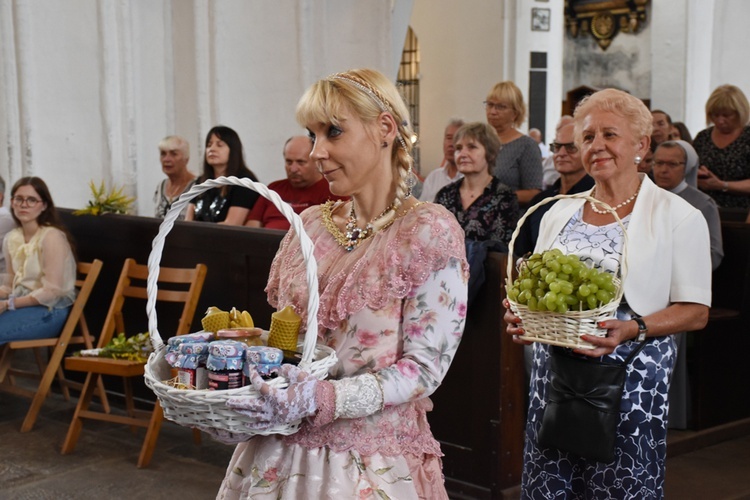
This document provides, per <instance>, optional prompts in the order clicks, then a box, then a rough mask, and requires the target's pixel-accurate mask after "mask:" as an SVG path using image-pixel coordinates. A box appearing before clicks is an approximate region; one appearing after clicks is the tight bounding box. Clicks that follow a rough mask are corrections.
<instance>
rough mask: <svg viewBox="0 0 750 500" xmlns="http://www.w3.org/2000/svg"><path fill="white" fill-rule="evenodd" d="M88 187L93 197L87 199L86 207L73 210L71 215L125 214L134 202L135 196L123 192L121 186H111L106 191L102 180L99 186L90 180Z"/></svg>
mask: <svg viewBox="0 0 750 500" xmlns="http://www.w3.org/2000/svg"><path fill="white" fill-rule="evenodd" d="M89 187H90V188H91V193H92V194H93V195H94V199H93V200H89V202H88V205H86V208H82V209H80V210H76V211H74V212H73V215H101V214H108V213H111V214H126V213H128V212H129V211H130V209H131V208H132V206H133V202H135V198H132V197H130V196H126V195H125V194H123V189H124V188H123V187H120V188H114V187H112V188H110V189H109V191H107V189H106V188H105V186H104V181H102V182H101V184H99V187H96V184H94V181H90V182H89Z"/></svg>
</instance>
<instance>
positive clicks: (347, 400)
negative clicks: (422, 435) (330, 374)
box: [311, 373, 385, 426]
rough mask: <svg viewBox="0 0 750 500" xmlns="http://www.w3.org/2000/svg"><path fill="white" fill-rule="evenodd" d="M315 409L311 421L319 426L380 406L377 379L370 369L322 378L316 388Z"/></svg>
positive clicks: (382, 402)
mask: <svg viewBox="0 0 750 500" xmlns="http://www.w3.org/2000/svg"><path fill="white" fill-rule="evenodd" d="M315 389H316V390H315V399H316V404H317V406H318V413H317V415H315V418H314V419H312V421H311V423H312V425H313V426H321V425H325V424H327V423H330V422H332V421H333V420H335V419H338V418H361V417H366V416H368V415H372V414H373V413H377V412H379V411H381V410H382V409H383V405H384V402H385V398H384V396H383V388H382V386H381V385H380V380H379V379H378V377H377V376H376V375H373V374H372V373H366V374H364V375H358V376H356V377H348V378H344V379H341V380H331V381H325V380H324V381H321V382H320V383H319V384H318V385H317V387H316V388H315Z"/></svg>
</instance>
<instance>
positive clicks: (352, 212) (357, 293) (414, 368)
mask: <svg viewBox="0 0 750 500" xmlns="http://www.w3.org/2000/svg"><path fill="white" fill-rule="evenodd" d="M297 120H298V121H299V122H300V124H302V125H303V126H304V127H306V128H307V130H308V133H309V134H310V139H311V140H312V142H313V150H312V153H311V157H312V159H313V160H314V161H315V162H316V165H317V168H318V170H320V172H321V173H322V174H323V176H325V178H326V179H327V180H328V182H329V185H330V189H331V192H332V193H333V194H336V195H339V196H348V197H350V201H337V202H329V203H327V204H325V205H320V206H315V207H311V208H309V209H307V210H306V211H304V212H303V213H302V220H303V222H304V225H305V230H306V232H307V234H308V235H309V236H310V238H311V239H312V241H313V242H314V243H315V257H316V259H317V263H318V279H319V291H320V309H319V312H318V323H319V325H320V331H319V332H318V333H319V342H321V343H324V344H326V345H328V346H330V347H332V348H333V349H335V350H336V354H337V356H338V364H337V365H336V366H335V367H334V368H333V369H332V370H331V373H330V374H329V377H328V379H326V380H325V381H320V380H318V379H316V378H314V377H312V376H310V375H308V374H307V373H305V372H303V371H301V370H300V369H298V368H297V367H295V366H290V365H283V366H282V369H281V373H282V374H283V375H284V376H286V377H287V378H288V379H289V380H290V385H289V386H288V387H287V388H286V389H278V388H272V387H270V386H268V385H267V384H265V383H264V382H263V380H262V379H261V378H260V377H257V376H256V377H253V385H254V386H255V387H256V388H257V389H258V390H259V391H260V392H261V394H263V395H264V396H263V397H261V398H260V399H253V400H249V399H247V398H237V399H236V400H233V401H230V403H229V404H230V406H231V407H233V408H234V409H235V410H236V411H238V412H241V413H245V414H248V415H251V416H253V417H254V418H256V419H257V424H256V425H255V428H258V429H264V428H267V427H269V426H275V425H278V424H281V423H286V422H291V421H296V420H299V419H303V423H302V425H301V426H300V430H299V431H298V432H297V433H296V434H294V435H291V436H286V437H283V436H275V435H272V436H256V437H254V438H252V439H250V440H248V441H246V442H242V443H240V444H238V446H237V449H236V450H235V453H234V456H233V457H232V460H231V462H230V464H229V467H228V469H227V474H226V477H225V478H224V482H223V483H222V487H221V491H220V492H219V496H220V497H221V498H261V497H262V498H285V499H287V498H288V499H297V498H373V499H379V498H399V499H412V498H413V499H417V498H430V499H445V498H448V497H447V494H446V492H445V486H444V482H443V476H442V470H441V461H440V457H441V456H442V453H441V451H440V445H439V444H438V442H437V441H436V440H435V438H434V437H433V436H432V433H431V432H430V427H429V424H428V423H427V417H426V413H427V412H428V411H429V410H430V409H431V408H432V403H431V402H430V400H429V398H428V396H429V395H430V394H432V393H433V392H434V391H435V389H437V387H438V386H439V385H440V383H441V381H442V379H443V377H444V376H445V374H446V372H447V370H448V367H449V366H450V364H451V361H452V360H453V356H454V355H455V353H456V350H457V348H458V344H459V341H460V339H461V335H462V333H463V328H464V321H465V316H466V295H467V280H468V265H467V263H466V256H465V250H464V235H463V231H462V230H461V228H460V226H459V225H458V223H457V222H456V219H455V218H454V217H453V215H451V214H450V213H449V212H448V211H447V210H446V209H445V208H444V207H442V206H439V205H435V204H432V203H419V202H418V201H417V200H415V199H414V197H413V196H411V192H410V186H411V182H412V180H411V179H412V175H413V174H412V172H411V165H412V158H411V156H410V151H411V141H410V140H409V138H410V137H411V135H412V129H411V127H410V126H409V124H408V113H407V109H406V106H405V105H404V103H403V101H402V100H401V97H400V96H399V94H398V91H397V90H396V87H395V86H394V85H393V83H391V82H390V81H389V80H388V79H387V78H386V77H385V76H383V75H382V74H380V73H378V72H377V71H373V70H351V71H347V72H345V73H337V74H334V75H331V76H329V77H328V78H325V79H323V80H320V81H318V82H316V83H315V84H313V85H312V87H311V88H310V89H309V90H308V91H307V92H306V93H305V95H304V96H303V97H302V99H301V100H300V102H299V104H298V106H297ZM305 270H306V267H305V264H304V262H303V260H302V257H301V251H300V244H299V241H298V238H297V236H296V235H295V234H294V233H292V232H290V233H289V234H287V236H286V237H285V239H284V240H283V242H282V243H281V246H280V248H279V251H278V253H277V255H276V258H275V260H274V263H273V265H272V267H271V273H270V277H269V282H268V286H267V288H266V292H267V293H268V300H269V303H270V304H271V305H272V306H274V307H276V308H277V309H282V308H284V307H285V306H288V305H291V306H292V307H294V309H295V310H296V311H297V312H298V313H299V314H301V315H302V316H304V315H305V313H306V307H305V305H306V303H307V287H306V285H305ZM223 438H224V439H225V440H227V438H228V436H223ZM266 495H268V496H266Z"/></svg>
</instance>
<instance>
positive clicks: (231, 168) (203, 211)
mask: <svg viewBox="0 0 750 500" xmlns="http://www.w3.org/2000/svg"><path fill="white" fill-rule="evenodd" d="M221 176H235V177H240V178H242V177H249V178H250V179H252V180H254V181H257V180H258V178H257V177H255V174H254V173H252V172H251V171H250V169H249V168H247V165H245V158H244V155H243V153H242V141H240V136H239V135H237V132H235V131H234V130H233V129H231V128H229V127H225V126H222V125H219V126H216V127H214V128H212V129H211V130H209V131H208V134H206V156H205V161H204V163H203V175H201V176H200V177H199V178H198V181H197V182H198V183H201V182H203V181H205V180H207V179H216V178H217V177H221ZM258 197H259V195H258V193H256V192H255V191H252V190H250V189H247V188H243V187H238V186H223V187H221V188H214V189H209V190H208V191H205V192H203V193H201V194H200V195H199V196H197V197H196V198H194V199H193V200H191V201H190V204H189V205H188V209H187V214H186V215H185V220H188V221H190V220H197V221H204V222H218V223H219V224H227V225H233V226H242V225H243V224H244V223H245V220H246V219H247V215H248V214H249V213H250V210H251V209H252V208H253V205H255V202H256V201H257V199H258Z"/></svg>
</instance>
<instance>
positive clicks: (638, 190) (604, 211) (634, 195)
mask: <svg viewBox="0 0 750 500" xmlns="http://www.w3.org/2000/svg"><path fill="white" fill-rule="evenodd" d="M642 185H643V183H641V184H638V189H636V190H635V193H633V196H631V197H630V198H628V199H627V200H625V201H623V202H622V203H620V204H619V205H616V206H614V207H612V210H614V211H615V212H617V210H619V209H621V208H622V207H624V206H625V205H627V204H628V203H630V202H631V201H633V200H635V197H636V196H638V193H639V192H640V191H641V186H642ZM595 193H596V189H594V191H592V192H591V197H592V198H593V197H594V194H595ZM589 205H590V206H591V210H593V211H594V212H596V213H598V214H601V215H606V214H608V213H609V210H599V209H598V208H596V203H594V202H593V201H589Z"/></svg>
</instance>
